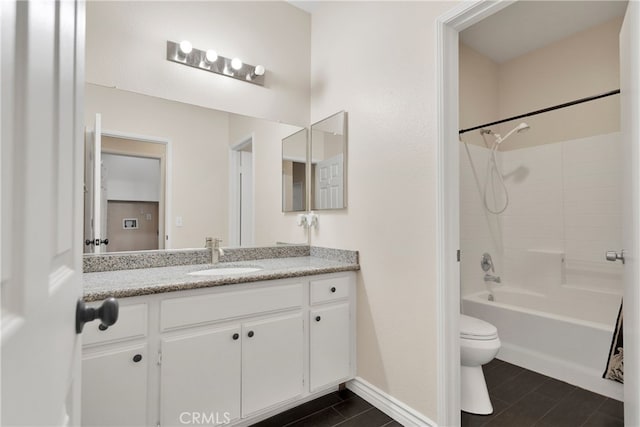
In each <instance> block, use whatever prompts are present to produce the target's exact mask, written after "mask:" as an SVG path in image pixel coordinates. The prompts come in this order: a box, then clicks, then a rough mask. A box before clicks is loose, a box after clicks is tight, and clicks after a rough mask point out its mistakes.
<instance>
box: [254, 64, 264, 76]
mask: <svg viewBox="0 0 640 427" xmlns="http://www.w3.org/2000/svg"><path fill="white" fill-rule="evenodd" d="M253 74H255V75H256V76H263V75H264V67H263V66H262V65H256V68H255V69H254V70H253Z"/></svg>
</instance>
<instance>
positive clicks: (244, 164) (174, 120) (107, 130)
mask: <svg viewBox="0 0 640 427" xmlns="http://www.w3.org/2000/svg"><path fill="white" fill-rule="evenodd" d="M85 98H86V99H85V123H86V125H87V130H88V132H87V135H86V151H85V153H86V156H85V157H86V158H85V162H86V163H85V185H86V191H85V253H104V252H119V251H138V250H153V249H165V248H166V249H181V248H196V247H203V246H204V242H205V237H207V236H213V237H220V238H222V239H223V242H224V243H223V245H224V246H227V247H239V246H245V247H246V246H271V245H274V244H276V243H278V242H284V243H291V244H306V243H307V237H306V236H305V235H304V233H303V232H302V231H301V229H299V228H298V227H295V222H294V221H293V220H292V221H289V223H288V226H286V224H283V221H278V220H279V219H281V218H278V217H280V216H281V215H282V213H281V208H280V201H279V200H278V199H277V198H274V197H273V195H274V194H278V193H280V189H281V174H280V170H281V162H280V161H279V158H280V153H281V144H282V140H283V138H285V137H287V136H291V137H294V138H293V140H294V141H295V140H297V139H298V138H299V141H298V142H292V143H291V144H288V143H285V144H284V145H283V146H286V147H287V148H286V149H285V150H286V153H289V154H290V157H291V158H292V159H295V160H296V165H295V177H298V176H299V172H298V169H299V168H300V166H299V165H298V164H297V160H302V165H301V166H302V169H303V170H304V158H305V157H306V129H304V128H301V127H299V126H293V125H287V124H282V123H276V122H273V121H268V120H263V119H257V118H253V117H248V116H243V115H239V114H233V113H228V112H225V111H219V110H213V109H208V108H203V107H198V106H195V105H191V104H184V103H180V102H175V101H169V100H165V99H160V98H155V97H150V96H146V95H141V94H137V93H133V92H128V91H124V90H119V89H115V88H105V87H100V86H96V85H91V84H87V86H86V94H85ZM96 114H99V119H98V120H97V121H96ZM298 149H301V152H300V153H301V154H300V155H301V158H298V154H297V152H295V151H294V150H298ZM96 161H97V162H96ZM98 165H99V166H98ZM292 166H293V165H292ZM292 169H293V168H292ZM302 174H303V175H304V171H303V172H302ZM292 184H293V186H295V189H294V188H293V187H292V191H293V192H292V193H291V194H292V196H293V197H292V199H291V203H292V205H291V207H292V210H293V208H294V207H295V208H296V209H301V210H305V205H304V200H305V198H306V195H305V190H304V188H305V187H304V186H305V183H304V181H303V182H302V183H301V184H298V183H297V178H296V182H293V181H292ZM299 185H302V190H300V189H299ZM300 191H302V193H300ZM294 199H295V200H294ZM94 224H95V225H96V226H95V227H94ZM96 239H98V243H99V244H98V245H96V244H95V243H96ZM106 240H108V244H105V241H106Z"/></svg>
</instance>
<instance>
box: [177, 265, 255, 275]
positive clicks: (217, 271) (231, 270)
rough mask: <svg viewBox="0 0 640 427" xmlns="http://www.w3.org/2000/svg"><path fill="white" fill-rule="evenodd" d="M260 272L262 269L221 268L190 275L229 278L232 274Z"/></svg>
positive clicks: (195, 272)
mask: <svg viewBox="0 0 640 427" xmlns="http://www.w3.org/2000/svg"><path fill="white" fill-rule="evenodd" d="M260 270H262V268H260V267H220V268H210V269H209V270H201V271H194V272H192V273H189V274H190V275H192V276H228V275H230V274H244V273H254V272H256V271H260Z"/></svg>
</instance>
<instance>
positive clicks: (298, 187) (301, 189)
mask: <svg viewBox="0 0 640 427" xmlns="http://www.w3.org/2000/svg"><path fill="white" fill-rule="evenodd" d="M307 146H308V143H307V129H302V130H300V131H298V132H296V133H294V134H293V135H289V136H287V137H286V138H284V139H283V140H282V212H303V211H306V210H307V161H308V153H307Z"/></svg>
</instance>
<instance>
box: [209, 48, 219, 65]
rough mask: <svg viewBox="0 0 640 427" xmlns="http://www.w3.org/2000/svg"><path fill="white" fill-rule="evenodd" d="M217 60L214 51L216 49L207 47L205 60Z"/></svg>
mask: <svg viewBox="0 0 640 427" xmlns="http://www.w3.org/2000/svg"><path fill="white" fill-rule="evenodd" d="M217 60H218V54H217V53H216V51H215V50H213V49H209V50H208V51H207V61H209V62H216V61H217Z"/></svg>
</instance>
